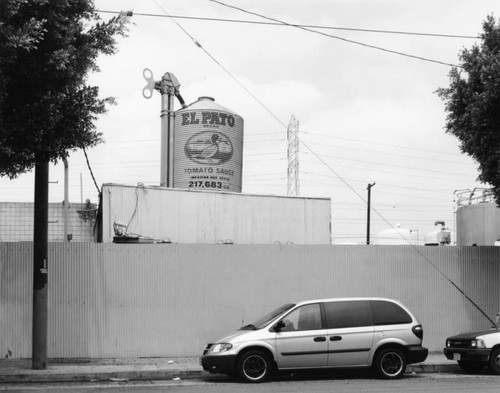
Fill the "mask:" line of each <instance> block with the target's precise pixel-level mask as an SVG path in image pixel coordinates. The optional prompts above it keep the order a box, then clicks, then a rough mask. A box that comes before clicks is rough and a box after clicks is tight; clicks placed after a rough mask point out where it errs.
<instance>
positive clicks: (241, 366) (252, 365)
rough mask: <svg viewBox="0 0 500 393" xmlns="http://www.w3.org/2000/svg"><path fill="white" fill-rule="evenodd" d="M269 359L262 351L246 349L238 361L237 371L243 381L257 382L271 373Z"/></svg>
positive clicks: (263, 379)
mask: <svg viewBox="0 0 500 393" xmlns="http://www.w3.org/2000/svg"><path fill="white" fill-rule="evenodd" d="M271 367H272V366H271V361H270V360H269V357H268V356H267V355H266V354H265V353H264V352H262V351H248V352H246V353H244V354H243V355H242V356H241V358H240V359H239V361H238V365H237V373H238V376H239V378H240V379H241V380H242V381H243V382H251V383H259V382H263V381H265V380H266V379H267V377H268V376H269V375H270V374H271Z"/></svg>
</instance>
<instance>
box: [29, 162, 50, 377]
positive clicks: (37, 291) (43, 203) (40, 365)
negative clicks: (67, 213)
mask: <svg viewBox="0 0 500 393" xmlns="http://www.w3.org/2000/svg"><path fill="white" fill-rule="evenodd" d="M48 213H49V162H48V161H37V162H36V165H35V219H34V233H33V331H32V337H33V340H32V357H31V359H32V367H33V369H35V370H40V369H45V368H47V314H48V313H47V310H48V307H47V306H48V298H47V292H48V291H47V289H48V288H47V277H48V263H47V245H48V218H49V214H48Z"/></svg>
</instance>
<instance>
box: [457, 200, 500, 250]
mask: <svg viewBox="0 0 500 393" xmlns="http://www.w3.org/2000/svg"><path fill="white" fill-rule="evenodd" d="M498 239H500V208H498V207H497V206H496V204H495V203H476V204H471V205H468V206H467V205H466V206H460V207H459V208H458V209H457V245H458V246H472V245H473V244H475V245H478V246H493V245H495V242H496V241H497V240H498Z"/></svg>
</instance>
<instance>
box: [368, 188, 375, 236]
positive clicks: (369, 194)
mask: <svg viewBox="0 0 500 393" xmlns="http://www.w3.org/2000/svg"><path fill="white" fill-rule="evenodd" d="M374 185H375V182H373V183H372V184H369V183H368V187H367V188H366V189H367V190H368V203H367V208H366V244H370V210H371V196H372V187H373V186H374Z"/></svg>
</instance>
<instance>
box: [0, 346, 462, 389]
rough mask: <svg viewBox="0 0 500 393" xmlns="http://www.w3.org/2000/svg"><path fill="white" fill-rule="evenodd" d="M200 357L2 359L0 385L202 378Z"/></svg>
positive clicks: (437, 362) (413, 368) (434, 364)
mask: <svg viewBox="0 0 500 393" xmlns="http://www.w3.org/2000/svg"><path fill="white" fill-rule="evenodd" d="M450 372H458V373H460V372H461V371H460V369H459V368H458V365H457V363H456V362H455V361H451V360H448V359H446V357H445V356H444V355H443V354H442V353H441V352H435V353H430V354H429V356H428V357H427V359H426V361H425V362H423V363H418V364H410V365H409V366H408V367H407V373H450ZM207 375H209V374H208V373H206V372H205V371H203V369H202V367H201V366H200V363H199V358H198V357H181V358H168V357H165V358H139V359H50V360H48V362H47V368H46V369H45V370H33V369H32V368H31V359H21V360H18V359H2V360H0V383H23V382H24V383H37V382H97V381H139V380H142V381H147V380H175V381H177V380H186V379H200V378H203V377H204V376H207Z"/></svg>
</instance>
